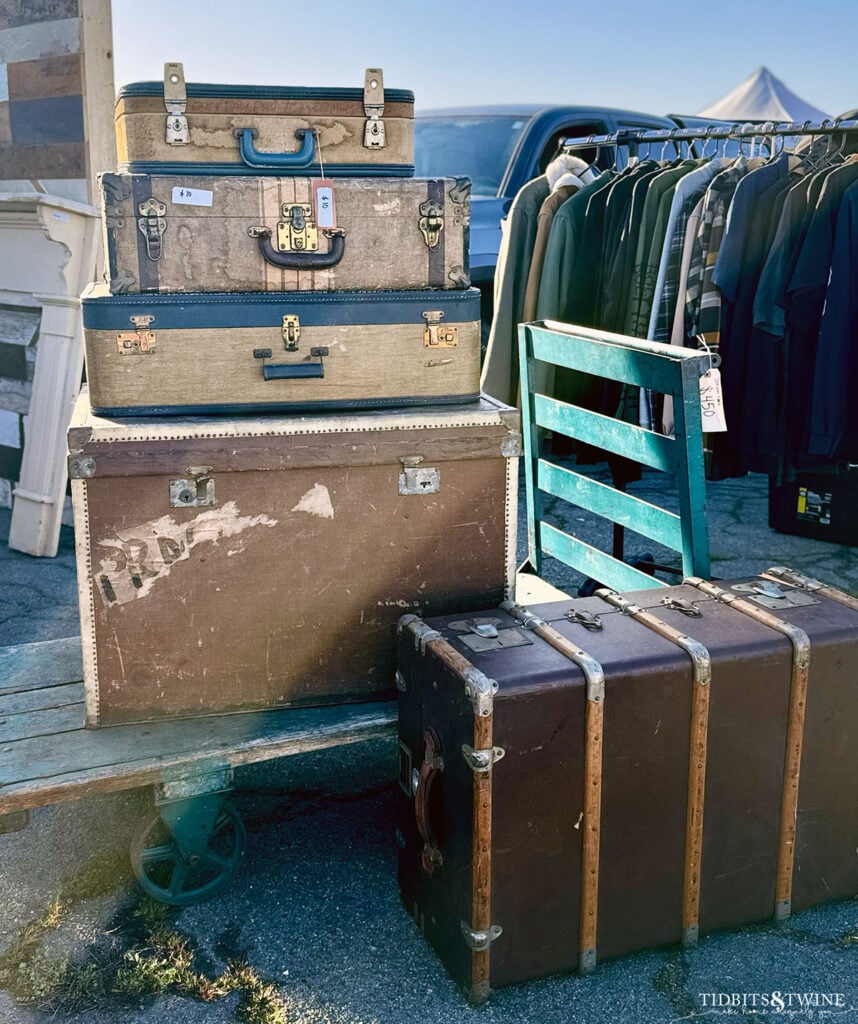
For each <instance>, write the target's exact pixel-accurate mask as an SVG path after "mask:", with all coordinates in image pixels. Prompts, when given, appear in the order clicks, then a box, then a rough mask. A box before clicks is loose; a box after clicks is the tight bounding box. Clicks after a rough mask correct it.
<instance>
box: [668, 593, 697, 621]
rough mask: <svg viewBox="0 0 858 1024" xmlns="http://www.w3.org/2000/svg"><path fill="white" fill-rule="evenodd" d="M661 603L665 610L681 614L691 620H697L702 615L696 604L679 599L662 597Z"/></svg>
mask: <svg viewBox="0 0 858 1024" xmlns="http://www.w3.org/2000/svg"><path fill="white" fill-rule="evenodd" d="M661 603H662V604H663V605H664V607H665V608H670V609H671V610H672V611H675V612H682V614H683V615H687V616H688V617H689V618H691V619H699V618H700V617H701V616H702V614H703V612H701V611H700V609H699V608H698V607H697V605H696V604H692V603H691V602H690V601H685V600H683V599H682V598H681V597H663V598H662V599H661Z"/></svg>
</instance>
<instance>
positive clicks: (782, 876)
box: [685, 576, 846, 921]
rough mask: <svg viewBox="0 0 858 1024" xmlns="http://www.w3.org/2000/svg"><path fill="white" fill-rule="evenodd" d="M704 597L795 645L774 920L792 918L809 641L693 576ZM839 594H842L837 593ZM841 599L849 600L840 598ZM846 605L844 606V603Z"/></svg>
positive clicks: (793, 628)
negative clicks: (758, 623) (774, 630)
mask: <svg viewBox="0 0 858 1024" xmlns="http://www.w3.org/2000/svg"><path fill="white" fill-rule="evenodd" d="M685 582H686V583H687V584H689V585H690V586H692V587H696V588H697V589H698V590H699V591H701V593H704V594H707V595H708V596H709V597H714V598H715V600H716V601H720V602H721V603H722V604H726V605H729V607H730V608H735V609H736V611H737V612H741V613H742V614H743V615H747V616H748V617H749V618H751V619H755V620H756V621H757V622H761V623H762V624H763V625H764V626H769V627H771V628H772V629H776V630H777V631H778V632H779V633H783V634H784V636H786V637H788V638H789V641H790V643H791V644H792V679H791V682H790V696H789V718H788V720H787V745H786V764H785V766H784V786H783V795H782V797H781V823H780V840H779V843H778V869H777V881H776V885H775V913H774V916H775V920H776V921H783V920H785V919H786V918H788V917H789V915H790V911H791V904H792V876H793V867H794V864H795V834H796V814H797V811H798V783H799V775H800V773H801V751H802V746H803V743H804V722H805V717H806V711H807V680H808V674H809V672H810V638H809V637H808V635H807V633H805V632H804V630H803V629H799V627H798V626H794V625H793V624H792V623H791V622H785V621H784V620H783V619H780V618H778V616H777V615H775V614H773V613H772V612H770V611H767V610H766V609H765V608H761V607H760V606H759V605H756V604H753V603H752V602H751V601H747V600H745V599H743V598H741V597H738V596H737V595H736V594H732V593H730V591H729V590H723V589H722V588H721V587H717V586H715V584H714V583H709V582H708V581H707V580H702V579H700V578H698V577H696V576H692V577H690V578H689V579H687V580H685ZM837 593H840V592H839V591H837ZM841 597H846V595H845V594H841ZM841 603H843V602H841Z"/></svg>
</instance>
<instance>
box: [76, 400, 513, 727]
mask: <svg viewBox="0 0 858 1024" xmlns="http://www.w3.org/2000/svg"><path fill="white" fill-rule="evenodd" d="M69 448H70V453H71V454H70V456H69V473H70V476H71V478H72V499H73V505H74V515H75V539H76V550H77V565H78V581H79V588H80V605H81V633H82V637H83V650H84V675H85V683H86V700H87V721H88V723H89V724H90V725H96V724H104V725H106V724H112V723H118V722H132V721H142V720H149V719H163V718H168V717H173V716H195V715H206V714H215V713H222V712H226V711H238V710H244V709H253V708H263V707H273V706H280V705H284V706H285V705H298V704H324V703H336V702H340V701H361V700H371V699H378V698H382V697H387V696H392V695H393V694H394V693H395V690H394V663H395V647H396V623H397V620H398V618H399V616H400V615H402V614H403V612H404V611H408V610H416V611H419V612H420V613H421V614H437V613H444V612H447V611H450V610H452V609H454V608H460V607H475V608H483V609H485V608H488V607H493V606H494V605H496V604H497V603H498V602H499V601H500V600H503V598H504V595H505V593H506V591H507V588H508V587H509V586H510V585H511V579H512V572H513V567H514V563H515V532H516V531H515V519H516V516H515V510H516V491H517V475H516V474H517V462H518V459H517V458H516V456H517V455H518V454H519V451H520V434H519V419H518V413H517V411H516V410H514V409H510V408H508V407H506V406H503V405H500V404H498V403H496V402H492V401H490V400H483V401H481V402H478V403H472V404H471V405H468V406H448V407H432V408H424V409H410V410H401V411H392V412H384V413H382V412H359V413H353V414H347V413H338V414H336V415H329V416H318V415H317V416H294V415H293V416H291V417H264V418H253V417H242V418H236V419H228V418H220V417H218V418H213V417H209V418H205V419H196V420H195V419H180V418H173V419H156V418H153V419H144V418H139V419H135V420H124V421H122V420H109V419H101V418H98V417H95V416H92V415H91V414H90V412H89V404H88V399H87V396H86V392H85V391H84V393H83V396H82V398H81V400H80V401H79V403H78V406H77V408H76V411H75V414H74V418H73V421H72V426H71V428H70V431H69Z"/></svg>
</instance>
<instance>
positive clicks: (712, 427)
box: [700, 369, 727, 434]
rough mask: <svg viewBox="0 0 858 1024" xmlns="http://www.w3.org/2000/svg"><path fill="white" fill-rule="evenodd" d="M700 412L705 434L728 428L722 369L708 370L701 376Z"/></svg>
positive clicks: (721, 432)
mask: <svg viewBox="0 0 858 1024" xmlns="http://www.w3.org/2000/svg"><path fill="white" fill-rule="evenodd" d="M700 414H701V419H702V421H703V433H704V434H723V433H724V431H725V430H726V429H727V420H726V418H725V416H724V395H723V393H722V391H721V371H720V370H716V369H711V370H708V371H707V372H706V373H704V374H703V376H702V377H701V378H700Z"/></svg>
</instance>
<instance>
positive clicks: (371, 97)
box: [363, 68, 387, 149]
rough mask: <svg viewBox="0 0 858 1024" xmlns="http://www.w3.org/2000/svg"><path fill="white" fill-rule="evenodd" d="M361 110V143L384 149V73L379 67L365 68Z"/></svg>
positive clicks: (385, 142)
mask: <svg viewBox="0 0 858 1024" xmlns="http://www.w3.org/2000/svg"><path fill="white" fill-rule="evenodd" d="M363 111H364V113H365V114H366V124H365V125H364V129H363V144H364V146H366V148H367V149H384V147H385V146H386V145H387V141H386V139H385V137H384V121H383V120H382V119H381V117H382V114H383V113H384V75H383V73H382V70H381V68H367V69H366V75H365V77H364V84H363Z"/></svg>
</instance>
